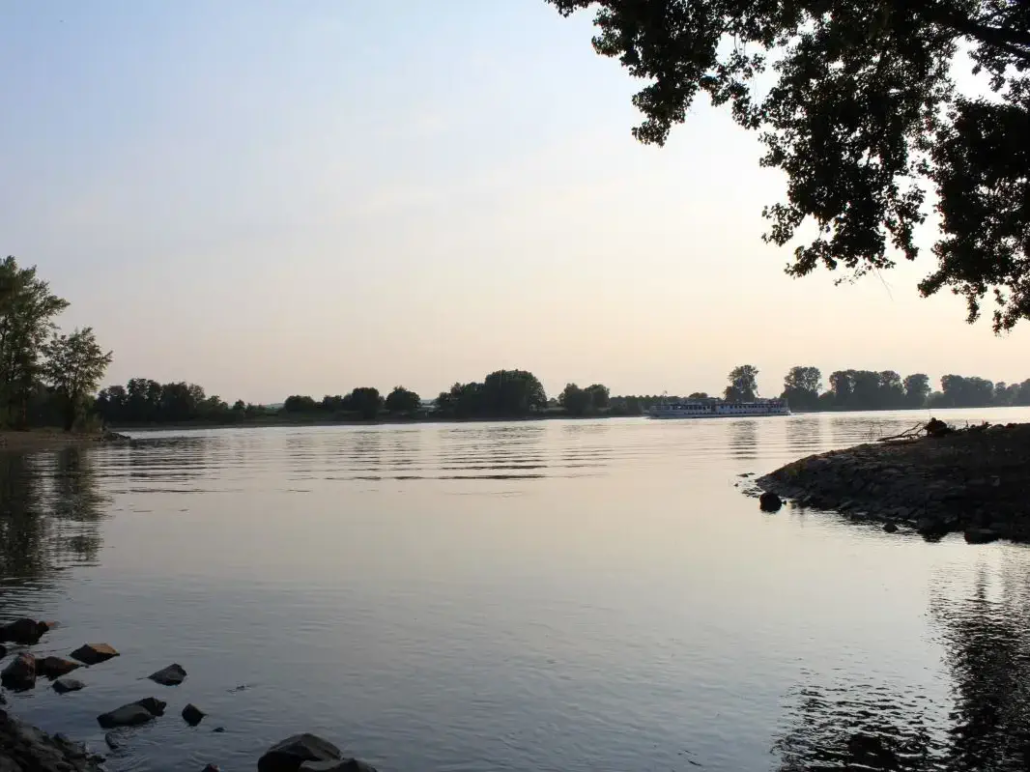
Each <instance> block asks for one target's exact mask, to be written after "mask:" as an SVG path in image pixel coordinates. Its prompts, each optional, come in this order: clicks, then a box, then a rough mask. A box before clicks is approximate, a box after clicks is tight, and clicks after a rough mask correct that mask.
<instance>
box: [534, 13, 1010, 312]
mask: <svg viewBox="0 0 1030 772" xmlns="http://www.w3.org/2000/svg"><path fill="white" fill-rule="evenodd" d="M546 2H548V3H549V4H551V5H554V6H555V7H556V8H557V9H558V10H559V12H561V13H562V14H563V15H566V16H567V15H569V14H572V13H574V12H575V11H577V10H580V9H586V8H595V9H596V16H595V20H594V24H595V27H596V29H597V35H596V36H595V37H594V41H593V42H594V48H595V49H596V50H597V52H598V53H599V54H601V55H604V56H608V57H613V58H617V59H619V61H620V62H621V63H622V64H623V66H625V67H626V68H627V70H628V71H629V73H630V74H631V75H632V76H633V77H636V78H642V79H646V80H648V81H649V84H648V85H647V86H645V87H644V88H643V89H642V90H641V91H640V92H638V93H637V94H636V96H635V97H634V98H633V104H634V105H635V106H636V107H637V108H638V109H639V110H640V111H641V112H642V113H643V116H644V120H643V122H642V123H641V124H640V125H639V126H638V127H637V128H635V129H634V135H635V136H636V138H637V139H638V140H639V141H641V142H644V143H650V144H657V145H662V144H664V143H665V141H666V139H667V138H668V136H669V133H670V131H671V130H672V128H673V127H674V126H675V125H676V124H679V123H683V122H684V121H685V120H686V117H687V115H688V112H689V109H690V107H691V105H692V104H693V102H694V100H695V98H696V97H697V96H698V94H699V92H705V93H706V94H707V95H708V96H709V98H710V99H711V101H712V103H713V104H715V105H725V104H729V105H730V106H731V108H732V114H733V117H734V119H735V120H736V122H737V123H739V124H740V125H741V126H743V127H744V128H746V129H749V130H753V131H758V132H759V133H760V138H761V142H762V143H763V144H764V146H765V155H764V157H763V158H762V161H761V164H762V165H763V166H766V167H771V168H775V169H780V170H782V171H783V172H784V173H785V174H786V176H787V192H786V199H785V200H784V201H781V202H778V203H774V204H772V205H770V206H768V207H766V209H765V210H764V213H763V214H764V216H765V217H766V218H767V219H768V220H769V221H770V227H769V230H768V232H767V233H766V234H765V237H764V238H765V239H766V241H768V242H771V243H773V244H776V245H778V246H785V245H787V244H788V243H790V242H792V241H793V240H794V238H795V236H797V235H799V234H800V231H801V228H802V226H803V225H805V224H814V226H815V230H814V233H815V235H814V237H812V238H811V240H810V241H808V243H807V244H806V243H803V244H801V245H799V246H797V247H796V249H795V250H794V256H793V261H792V262H791V263H790V265H789V266H788V268H787V272H788V273H789V274H791V275H793V276H804V275H806V274H808V273H810V272H812V271H813V270H815V269H816V268H817V267H818V266H820V265H822V266H825V267H826V268H828V269H831V270H832V269H836V268H838V267H843V268H845V269H847V270H849V271H850V272H851V275H852V276H860V275H862V274H864V273H866V272H868V271H871V270H875V269H884V268H890V267H892V266H893V265H894V258H893V255H895V254H900V255H902V256H904V257H905V258H906V259H909V260H912V259H915V258H916V256H917V254H918V251H919V250H918V247H917V245H916V230H917V227H918V226H919V225H920V224H922V223H923V222H924V221H925V220H926V217H927V214H928V212H927V207H928V204H929V202H930V199H929V198H928V195H929V194H931V193H932V195H933V200H934V201H935V202H936V203H935V207H936V214H937V215H938V218H939V222H940V235H939V239H938V240H937V242H936V244H935V245H934V247H933V253H934V255H935V257H936V259H937V266H936V268H935V270H933V271H932V272H931V273H930V274H929V275H927V276H926V277H925V279H924V280H923V281H922V282H921V283H920V285H919V290H920V292H921V293H922V294H923V295H924V296H929V295H933V294H935V293H937V292H938V291H940V290H941V289H944V288H948V289H950V290H951V291H952V292H954V293H955V294H957V295H960V296H962V297H963V298H964V299H965V301H966V304H967V307H968V316H967V319H968V321H970V322H973V321H975V320H976V319H977V318H978V317H979V316H980V312H981V302H982V301H983V300H984V298H985V297H990V298H992V299H993V302H994V305H995V311H994V314H993V319H994V329H995V331H996V332H1000V331H1003V330H1008V329H1011V328H1012V327H1013V326H1014V325H1015V324H1016V323H1017V322H1018V321H1020V320H1025V319H1027V318H1028V317H1030V142H1028V141H1027V137H1030V3H1028V2H1026V0H925V1H924V0H919V1H918V2H916V1H914V0H904V1H903V2H888V1H887V0H791V1H790V2H787V0H546ZM966 67H968V68H971V69H972V73H973V75H974V76H979V79H978V80H976V81H975V82H976V83H977V84H978V86H979V88H978V92H979V93H963V92H962V91H961V90H960V89H958V88H957V87H956V84H955V76H956V75H957V74H958V73H959V72H960V71H961V69H963V68H966Z"/></svg>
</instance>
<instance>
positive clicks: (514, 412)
mask: <svg viewBox="0 0 1030 772" xmlns="http://www.w3.org/2000/svg"><path fill="white" fill-rule="evenodd" d="M482 398H483V407H484V409H485V410H486V412H487V414H489V415H495V416H513V417H515V416H524V415H528V414H529V413H532V412H534V411H536V410H542V409H543V408H544V407H546V406H547V395H546V393H545V392H544V387H543V385H542V384H541V383H540V381H539V380H537V377H536V376H535V375H533V373H531V372H528V371H526V370H497V371H496V372H492V373H490V374H489V375H488V376H486V378H484V379H483V395H482Z"/></svg>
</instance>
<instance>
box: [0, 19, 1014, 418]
mask: <svg viewBox="0 0 1030 772" xmlns="http://www.w3.org/2000/svg"><path fill="white" fill-rule="evenodd" d="M590 36H591V26H590V17H589V16H586V15H581V16H580V17H577V18H573V19H570V20H563V19H562V18H561V17H560V16H559V15H558V14H557V13H556V12H555V11H554V10H553V9H552V8H551V7H549V6H547V5H545V4H544V3H543V2H542V0H491V2H483V1H482V0H440V1H439V2H433V3H427V2H424V1H423V0H393V2H388V3H387V2H383V3H352V2H339V0H311V1H310V2H305V3H284V2H271V1H269V2H255V0H221V1H220V2H217V3H212V2H201V1H199V0H196V1H189V0H187V1H185V2H177V3H126V2H120V3H118V2H102V1H98V2H91V3H82V2H72V1H70V0H69V1H65V2H56V1H55V2H48V3H13V2H9V3H6V4H5V5H4V7H3V9H2V10H0V68H2V71H3V72H4V74H5V77H4V78H3V79H2V80H0V103H2V104H3V105H4V120H3V121H2V122H0V148H2V150H0V175H2V180H3V186H2V188H0V234H2V237H3V238H2V241H0V254H3V255H6V254H13V255H15V256H16V257H18V259H19V261H20V262H22V263H23V264H26V265H32V264H36V265H38V266H39V269H40V272H41V273H42V274H43V275H44V276H45V277H47V278H49V279H50V280H51V283H52V285H53V287H54V289H55V291H56V292H57V293H58V294H60V295H62V296H63V297H65V298H67V299H68V300H70V301H71V302H72V307H71V309H70V310H69V311H68V312H66V313H65V315H64V316H63V318H62V324H64V325H65V326H66V327H72V326H77V325H92V326H93V327H94V328H95V329H96V332H97V335H98V336H99V338H100V340H101V341H102V342H103V343H104V345H105V346H107V347H109V348H111V349H113V350H114V353H115V360H114V364H113V365H112V367H111V370H110V372H109V377H108V379H107V381H108V382H124V381H125V380H126V379H128V378H130V377H133V376H144V377H150V378H154V379H157V380H160V381H167V380H188V381H192V382H196V383H200V384H201V385H203V386H204V387H205V388H206V389H207V391H208V393H212V394H219V395H221V396H222V397H223V398H225V399H227V400H229V401H232V400H235V399H236V398H243V399H245V400H248V401H254V402H259V401H271V402H274V401H279V400H281V399H282V398H284V397H285V396H286V395H287V394H292V393H304V394H312V395H314V396H315V397H316V398H320V397H321V396H322V395H323V394H327V393H328V394H338V393H345V392H347V391H349V390H350V389H351V388H353V387H355V386H361V385H373V386H377V387H378V388H379V389H380V390H384V391H385V390H388V389H389V388H391V387H393V386H395V385H397V384H404V385H405V386H407V387H409V388H412V389H415V390H416V391H418V392H420V393H422V394H423V396H432V395H435V394H436V393H437V392H439V391H440V390H441V389H445V388H447V387H449V386H450V384H451V383H453V382H454V381H456V380H462V381H464V380H471V379H479V378H482V376H483V375H485V374H486V373H487V372H489V371H491V370H496V369H499V368H522V369H528V370H532V371H533V372H535V373H536V374H537V375H538V376H539V377H540V378H541V380H542V381H543V383H544V386H545V387H546V388H547V390H548V392H549V393H556V392H557V391H558V390H560V389H561V387H562V386H563V385H564V384H565V383H566V382H567V381H576V382H579V383H580V384H586V383H592V382H597V381H600V382H602V383H605V384H607V385H608V386H610V387H611V389H612V392H613V393H615V394H621V393H660V392H662V391H665V390H667V391H669V392H670V393H687V392H690V391H694V390H707V391H717V390H720V389H721V388H722V386H723V385H724V382H725V375H726V373H727V372H728V371H729V370H730V369H731V368H732V367H733V366H734V365H737V364H742V363H752V364H754V365H756V366H757V367H758V368H759V369H760V371H761V376H760V378H759V386H760V388H761V390H762V392H763V393H765V394H771V393H773V392H778V391H779V390H780V384H781V381H782V376H783V373H784V372H785V371H786V370H787V369H788V368H789V367H790V366H791V365H795V364H806V365H807V364H812V365H817V366H819V367H820V368H822V370H823V373H824V377H825V376H828V375H829V373H830V371H832V370H835V369H840V368H847V367H855V368H860V369H874V370H883V369H895V370H898V371H900V372H901V374H902V375H905V374H908V373H910V372H917V371H922V372H926V373H929V374H930V375H931V377H932V379H933V380H934V384H935V386H936V385H937V379H938V378H939V377H940V376H941V375H943V374H945V373H949V372H954V373H958V374H963V375H979V376H983V377H986V378H990V379H992V380H1005V381H1013V380H1023V379H1025V378H1028V377H1030V357H1028V356H1027V354H1028V352H1030V329H1028V327H1027V325H1024V326H1023V327H1022V328H1017V330H1016V331H1015V332H1014V333H1013V334H1011V335H1009V336H1007V337H1004V338H996V337H995V336H994V335H993V334H992V332H991V330H990V324H989V321H987V320H985V321H984V322H982V323H980V324H978V325H975V326H972V327H971V326H968V325H966V324H965V323H964V321H963V319H964V316H965V308H964V304H963V302H962V301H961V300H960V299H957V298H954V297H952V296H950V295H942V296H940V297H937V298H933V299H930V300H924V299H921V298H919V296H918V293H917V291H916V288H915V285H916V283H917V281H918V280H919V279H920V278H921V277H922V276H923V275H925V274H926V273H928V272H929V271H930V270H931V267H932V265H933V258H932V256H931V255H930V254H929V251H928V250H925V254H924V256H923V257H922V258H921V260H920V261H919V262H917V263H916V264H914V265H905V266H902V267H900V268H899V269H896V270H895V271H893V272H889V273H885V274H883V275H882V276H870V277H867V278H865V279H863V280H862V281H860V282H858V283H857V284H854V285H848V286H841V287H834V286H833V279H834V278H835V277H834V276H832V275H830V274H827V273H825V272H821V273H820V274H818V275H816V276H812V277H810V278H807V279H804V280H792V279H790V278H789V277H787V276H786V275H785V274H784V273H783V267H784V265H785V264H786V262H787V260H788V258H789V254H788V252H787V250H780V249H777V248H774V247H770V246H766V245H764V244H763V243H762V241H761V239H760V235H761V233H762V232H763V230H764V225H765V223H764V221H763V220H762V218H761V216H760V213H761V209H762V206H763V205H764V204H767V203H773V202H775V201H776V200H777V198H778V197H779V196H780V195H781V193H782V190H783V181H782V179H781V178H780V177H779V175H778V174H777V173H775V172H769V171H765V170H760V169H759V168H758V165H757V159H758V157H759V154H760V148H759V146H758V143H757V140H756V137H755V136H753V135H749V134H747V133H745V132H743V131H742V130H740V129H738V128H737V127H736V126H735V125H734V124H733V123H732V121H731V120H730V118H729V116H728V114H727V113H726V112H724V111H722V110H715V109H712V108H711V107H710V106H708V104H707V103H704V102H699V103H698V104H697V105H696V106H695V108H694V110H693V114H692V115H691V117H690V120H689V121H688V123H687V124H686V125H685V126H683V127H681V128H679V129H678V130H677V131H676V132H675V133H674V135H673V137H672V140H671V142H670V143H669V145H668V146H667V147H666V148H664V149H658V148H655V147H645V146H642V145H639V144H637V143H636V142H635V141H634V140H633V138H632V137H631V135H630V129H631V127H632V126H633V125H635V124H636V123H637V121H638V116H637V114H636V113H635V111H634V110H633V108H632V106H631V105H630V96H631V95H632V93H633V92H634V91H635V90H637V89H638V88H639V85H640V84H639V83H634V82H633V81H631V80H630V78H629V76H628V75H627V74H626V73H625V72H624V71H623V70H622V69H620V67H619V66H618V65H617V63H615V62H612V61H609V60H605V59H601V58H599V57H598V56H597V55H596V54H595V53H594V52H593V50H592V49H591V46H590ZM933 238H934V233H933V230H932V228H927V229H926V230H925V231H924V234H923V243H924V244H926V245H927V246H929V245H930V244H931V243H932V241H933Z"/></svg>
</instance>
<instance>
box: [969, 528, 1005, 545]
mask: <svg viewBox="0 0 1030 772" xmlns="http://www.w3.org/2000/svg"><path fill="white" fill-rule="evenodd" d="M963 536H965V538H966V542H967V543H968V544H989V543H990V542H992V541H998V539H1000V538H1001V534H999V533H998V532H997V531H993V530H991V529H990V528H969V529H968V530H966V532H965V533H964V534H963Z"/></svg>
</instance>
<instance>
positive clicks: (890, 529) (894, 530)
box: [883, 523, 898, 533]
mask: <svg viewBox="0 0 1030 772" xmlns="http://www.w3.org/2000/svg"><path fill="white" fill-rule="evenodd" d="M883 530H884V531H886V532H887V533H897V532H898V526H897V525H895V524H894V523H887V524H886V525H885V526H884V527H883Z"/></svg>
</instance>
